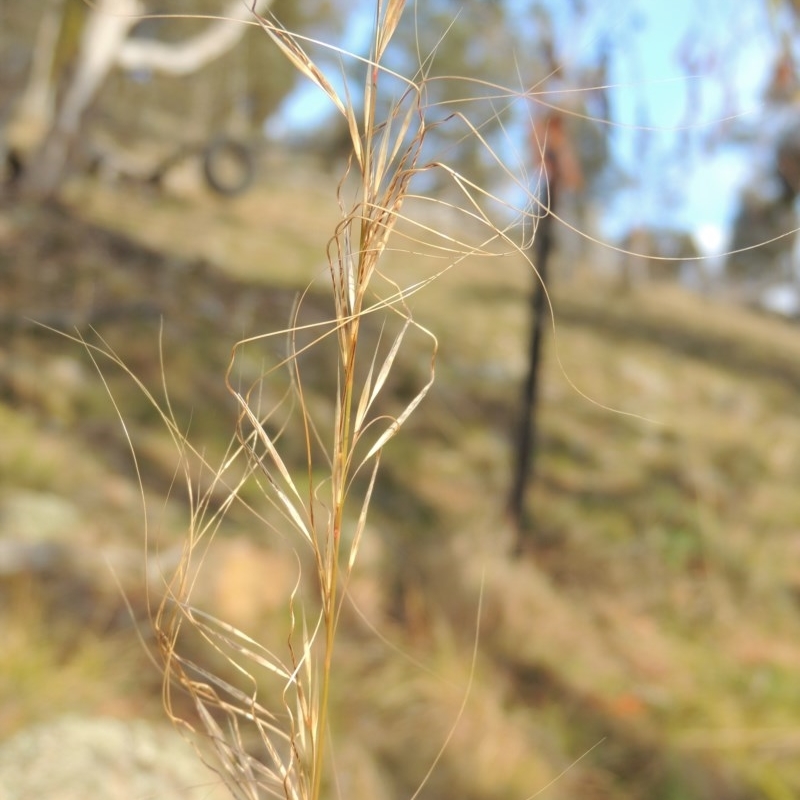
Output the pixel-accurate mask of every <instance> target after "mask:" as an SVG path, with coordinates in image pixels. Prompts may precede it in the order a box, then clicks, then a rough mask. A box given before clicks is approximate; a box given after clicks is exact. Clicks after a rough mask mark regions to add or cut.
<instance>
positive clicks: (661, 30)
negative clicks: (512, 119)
mask: <svg viewBox="0 0 800 800" xmlns="http://www.w3.org/2000/svg"><path fill="white" fill-rule="evenodd" d="M506 1H507V2H508V3H509V4H511V6H512V7H514V8H515V9H516V13H519V14H520V15H521V16H520V19H526V18H527V19H530V18H531V16H530V9H531V6H532V0H506ZM577 2H578V0H550V1H549V2H547V6H548V7H549V8H550V9H551V12H552V16H553V20H554V27H555V30H556V41H557V42H558V44H559V53H558V55H559V58H560V59H561V60H562V62H563V63H564V64H565V67H566V69H565V71H566V72H567V74H569V72H570V71H571V70H572V71H577V69H578V68H579V67H580V65H581V64H582V63H585V62H586V61H587V60H588V61H591V60H592V58H593V57H594V54H596V52H597V49H598V48H599V47H601V46H602V44H603V42H606V41H608V42H611V58H610V75H609V81H610V83H612V84H613V85H614V88H612V89H611V90H610V93H609V96H610V102H611V107H612V119H613V122H614V123H615V128H614V132H613V135H612V137H611V142H612V148H613V153H614V156H615V159H616V160H617V162H618V163H619V164H620V166H621V167H622V168H623V169H624V170H626V171H627V172H628V173H629V174H630V175H631V176H632V178H633V179H634V182H633V184H632V185H631V186H630V187H629V188H628V189H627V190H625V191H621V192H616V193H615V195H614V197H613V198H612V200H611V201H610V202H609V204H608V208H607V212H608V213H607V214H606V215H605V219H604V223H605V224H604V229H605V230H604V233H605V235H607V236H609V237H612V238H613V237H615V236H618V235H620V234H621V233H622V232H623V229H624V227H625V226H630V225H633V224H646V225H655V224H660V225H669V226H675V227H694V228H697V227H699V226H704V227H705V228H706V229H707V230H714V229H716V230H722V229H724V228H725V227H726V226H727V224H728V223H729V222H730V219H731V216H732V214H733V213H734V210H735V205H736V201H737V197H738V192H739V189H740V187H741V186H742V185H743V184H744V183H745V182H746V181H747V180H748V175H749V172H750V171H752V169H753V166H752V156H753V148H748V147H745V146H743V145H734V144H731V143H730V141H729V140H730V136H729V135H730V133H731V131H732V130H733V129H737V128H738V129H740V130H742V129H751V130H755V129H759V126H760V125H763V122H764V119H765V110H764V104H763V101H762V98H761V91H762V89H763V86H764V84H765V82H766V80H767V78H768V73H769V69H770V67H771V66H772V60H773V59H774V55H775V42H776V35H777V34H776V31H777V30H778V29H779V28H780V26H781V24H782V22H781V20H780V18H776V17H774V16H773V17H770V15H769V12H768V6H769V3H768V2H767V0H706V1H705V2H703V3H698V2H696V0H584V2H583V5H584V6H585V8H584V12H583V14H582V15H581V16H576V15H575V12H574V7H575V5H576V3H577ZM369 5H371V4H367V5H363V4H359V5H355V4H354V8H363V9H366V8H368V6H369ZM411 6H413V3H412V2H409V7H411ZM371 21H372V16H371V14H370V13H369V12H367V11H361V12H359V11H355V12H354V13H353V17H352V20H351V22H350V24H349V25H348V27H347V31H346V33H345V39H344V41H343V43H342V44H343V46H344V47H345V48H349V49H353V50H356V51H361V52H363V51H365V50H366V49H367V46H366V44H365V42H366V41H367V40H368V36H369V30H370V27H371ZM784 24H785V21H784ZM323 100H324V98H323V97H322V95H321V93H320V92H319V90H316V89H309V88H303V89H300V90H299V91H298V92H296V93H295V95H294V96H293V97H292V98H290V100H289V102H288V103H287V105H286V106H285V108H284V112H283V114H282V115H281V116H280V117H279V118H277V119H275V120H273V121H272V124H271V126H270V128H271V131H272V132H273V133H280V131H281V130H282V129H283V130H285V129H286V128H289V129H291V128H292V127H297V126H302V125H308V124H309V123H313V122H316V121H318V120H319V118H320V117H322V116H324V115H325V114H326V113H328V110H327V109H326V105H325V103H324V102H323ZM732 114H733V115H736V119H735V120H732V121H730V122H724V121H723V119H724V118H725V117H727V116H729V115H732ZM766 116H768V115H766ZM687 125H688V126H689V127H688V128H687V129H686V130H681V128H685V127H686V126H687ZM641 126H645V127H647V128H652V129H653V130H647V131H641V130H640V129H637V128H641Z"/></svg>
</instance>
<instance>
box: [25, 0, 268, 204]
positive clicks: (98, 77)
mask: <svg viewBox="0 0 800 800" xmlns="http://www.w3.org/2000/svg"><path fill="white" fill-rule="evenodd" d="M271 2H272V0H255V2H252V1H251V2H244V0H231V3H230V5H229V6H228V8H227V9H226V11H225V15H224V18H222V17H221V18H220V19H219V20H215V21H214V22H212V23H210V24H209V25H208V27H207V28H206V29H205V30H204V31H202V32H201V33H199V34H197V35H196V36H194V37H192V38H191V39H188V40H186V41H184V42H177V43H170V44H166V43H164V42H158V41H153V40H150V41H148V40H144V39H143V40H132V39H129V38H128V34H129V33H130V31H131V29H132V28H133V27H134V25H136V23H137V22H139V21H140V19H141V18H142V15H143V14H145V13H146V9H145V8H144V6H143V5H142V4H141V3H140V1H139V0H97V2H96V4H95V5H94V6H93V8H92V11H91V13H90V15H89V18H88V19H87V21H86V25H85V27H84V30H83V36H82V37H81V46H80V51H79V54H78V60H77V63H76V67H75V73H74V75H73V78H72V81H71V82H70V85H69V87H68V89H67V91H66V93H65V95H64V99H63V101H62V103H61V105H60V108H59V109H58V112H57V116H56V119H55V122H54V124H53V127H52V129H51V131H50V133H49V134H48V136H47V138H46V139H45V141H44V143H43V144H42V147H41V148H40V150H39V152H38V153H37V154H36V156H35V158H34V159H33V161H32V162H31V163H30V164H29V165H28V169H27V171H26V173H25V179H24V185H23V188H24V191H26V193H28V194H32V195H35V196H39V197H42V196H49V195H52V194H53V193H55V191H56V190H57V189H58V187H59V186H60V184H61V180H62V178H63V174H64V169H65V167H66V164H67V160H68V157H69V153H70V150H71V148H72V146H73V145H74V143H75V141H76V139H77V138H78V135H79V133H80V127H81V123H82V121H83V118H84V114H85V112H86V110H87V108H88V107H89V105H90V104H91V102H92V101H93V100H94V98H95V97H96V95H97V93H98V91H99V89H100V87H101V86H102V85H103V83H104V81H105V80H106V78H107V77H108V75H109V73H110V72H111V70H112V69H113V68H114V67H115V66H120V67H122V68H124V69H126V70H135V69H153V70H158V71H161V72H168V73H171V74H180V75H185V74H190V73H192V72H195V71H196V70H198V69H200V67H202V66H204V65H205V64H207V63H208V62H210V61H212V60H213V59H215V58H218V57H219V56H221V55H222V54H223V53H225V52H226V51H228V50H230V48H231V47H233V46H234V45H235V44H236V43H237V42H238V41H239V39H240V38H241V37H242V35H243V34H244V30H245V28H244V21H245V20H247V19H248V18H250V17H252V14H253V11H254V10H255V11H263V10H264V9H265V8H267V7H269V5H270V4H271Z"/></svg>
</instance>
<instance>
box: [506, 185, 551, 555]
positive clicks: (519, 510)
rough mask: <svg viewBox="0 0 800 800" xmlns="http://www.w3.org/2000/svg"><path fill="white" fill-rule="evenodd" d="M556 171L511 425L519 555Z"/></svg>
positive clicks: (537, 246) (536, 254)
mask: <svg viewBox="0 0 800 800" xmlns="http://www.w3.org/2000/svg"><path fill="white" fill-rule="evenodd" d="M556 184H557V181H556V174H555V170H552V171H551V176H550V179H549V189H548V191H547V195H546V197H545V198H544V199H545V200H546V202H544V203H543V206H544V207H545V209H546V210H545V211H544V216H542V217H540V219H539V222H538V225H537V228H536V231H535V233H534V238H533V244H532V246H531V249H532V251H533V265H534V267H535V268H536V271H537V273H538V274H537V275H535V276H534V277H535V284H534V286H533V289H532V291H531V298H530V301H531V306H530V307H531V320H530V339H529V345H528V373H527V375H526V377H525V383H524V386H523V391H522V398H521V399H522V403H521V407H520V414H519V419H518V421H517V424H516V425H515V428H514V431H515V437H514V441H515V450H514V461H513V469H512V478H511V491H510V493H509V498H508V514H509V517H510V519H511V523H512V525H513V526H514V531H515V534H516V542H515V554H517V555H519V554H520V553H521V552H522V550H523V547H524V542H525V538H526V535H527V532H526V524H525V492H526V489H527V488H528V487H529V486H530V484H531V482H532V480H533V476H534V466H535V461H536V455H537V444H538V442H537V414H538V400H539V385H540V381H541V363H542V342H543V339H544V334H545V323H546V318H547V285H548V261H549V258H550V252H551V250H552V248H553V215H552V213H551V210H552V209H553V207H554V205H555V199H556V188H557V186H556Z"/></svg>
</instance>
